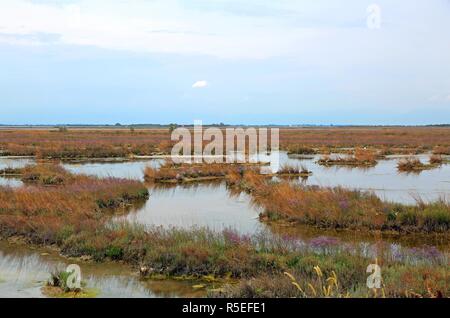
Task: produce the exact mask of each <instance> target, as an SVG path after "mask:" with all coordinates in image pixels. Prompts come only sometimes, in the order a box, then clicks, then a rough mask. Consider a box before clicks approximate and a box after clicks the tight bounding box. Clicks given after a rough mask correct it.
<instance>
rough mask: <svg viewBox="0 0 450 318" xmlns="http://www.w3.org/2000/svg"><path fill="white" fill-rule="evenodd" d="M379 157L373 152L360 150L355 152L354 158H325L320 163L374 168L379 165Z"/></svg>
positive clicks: (327, 156)
mask: <svg viewBox="0 0 450 318" xmlns="http://www.w3.org/2000/svg"><path fill="white" fill-rule="evenodd" d="M376 158H377V156H376V154H375V153H374V152H373V151H371V150H365V149H359V148H357V149H356V150H355V153H354V154H353V155H352V156H344V157H343V156H336V157H331V156H329V155H326V156H323V157H322V158H321V159H320V160H319V161H318V163H319V164H321V165H325V166H327V165H351V166H373V165H376V164H377V159H376Z"/></svg>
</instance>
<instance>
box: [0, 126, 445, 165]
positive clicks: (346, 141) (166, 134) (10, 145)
mask: <svg viewBox="0 0 450 318" xmlns="http://www.w3.org/2000/svg"><path fill="white" fill-rule="evenodd" d="M205 143H206V142H205ZM172 145H173V142H172V141H171V140H170V131H169V129H142V130H138V129H136V130H134V131H130V130H125V129H68V130H57V129H53V130H44V129H2V130H0V151H1V153H2V154H3V155H20V156H37V157H39V158H83V157H87V158H105V157H127V156H130V155H151V154H158V153H169V152H170V149H171V146H172ZM280 146H281V149H285V150H288V151H290V152H292V153H301V154H312V153H315V152H321V153H326V152H327V151H328V148H332V149H334V148H349V147H364V146H367V147H372V148H377V149H379V148H383V149H384V152H385V153H419V152H424V151H428V150H431V149H433V148H434V152H435V153H436V154H449V153H450V128H447V127H439V128H438V127H335V128H292V129H287V128H282V129H280Z"/></svg>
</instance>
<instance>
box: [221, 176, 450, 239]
mask: <svg viewBox="0 0 450 318" xmlns="http://www.w3.org/2000/svg"><path fill="white" fill-rule="evenodd" d="M228 184H229V185H230V186H233V187H237V188H238V189H241V190H243V191H247V192H250V193H251V195H252V199H253V201H254V202H255V203H256V204H258V205H260V206H262V207H263V208H264V210H265V212H264V213H263V214H262V215H261V218H262V219H265V220H268V221H273V220H278V219H284V220H287V221H290V222H294V223H295V222H298V223H303V224H309V225H313V226H317V227H320V228H336V229H339V228H342V229H344V228H346V229H357V230H360V229H369V230H380V231H396V232H402V233H409V232H424V233H436V232H437V233H448V231H449V230H450V204H449V203H448V202H446V201H444V200H441V201H437V202H434V203H424V202H419V203H418V204H417V205H415V206H412V205H411V206H409V205H403V204H394V203H390V202H384V201H382V200H381V199H380V198H378V197H377V196H376V195H375V194H372V193H368V192H362V191H357V190H347V189H343V188H339V187H337V188H322V187H315V186H310V187H308V186H302V185H297V184H292V183H289V182H286V181H281V182H272V181H269V180H264V179H263V178H261V177H260V176H258V175H256V174H254V173H252V172H247V173H245V174H244V175H243V176H240V175H237V174H230V175H229V177H228Z"/></svg>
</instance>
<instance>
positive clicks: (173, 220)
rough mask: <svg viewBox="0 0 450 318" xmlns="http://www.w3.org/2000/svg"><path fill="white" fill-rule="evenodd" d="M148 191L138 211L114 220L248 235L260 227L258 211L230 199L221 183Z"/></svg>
mask: <svg viewBox="0 0 450 318" xmlns="http://www.w3.org/2000/svg"><path fill="white" fill-rule="evenodd" d="M149 191H150V199H149V200H148V201H147V202H146V203H145V205H144V206H143V207H142V208H140V209H135V211H134V212H133V211H132V212H130V213H129V214H128V215H126V216H122V217H118V218H117V219H118V220H121V221H122V220H123V219H125V220H127V221H130V222H135V223H139V224H145V225H150V226H152V225H163V226H176V227H181V228H191V227H193V226H197V227H208V228H210V229H213V230H219V231H220V230H222V229H224V228H233V229H236V230H238V231H239V232H240V233H248V234H251V233H255V232H256V231H258V230H260V229H261V228H263V227H264V225H262V224H261V223H260V222H259V219H258V216H259V213H260V212H261V211H260V210H259V209H257V208H255V207H253V206H252V205H251V203H250V197H249V196H248V195H247V194H245V193H239V194H236V195H234V196H232V195H230V192H229V191H228V190H227V187H226V185H225V183H224V182H208V183H195V184H194V183H192V184H186V185H184V184H183V185H175V186H173V185H172V186H170V185H165V186H151V187H150V188H149Z"/></svg>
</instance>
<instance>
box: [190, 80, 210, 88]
mask: <svg viewBox="0 0 450 318" xmlns="http://www.w3.org/2000/svg"><path fill="white" fill-rule="evenodd" d="M206 86H208V82H207V81H197V82H195V83H194V84H192V88H204V87H206Z"/></svg>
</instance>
